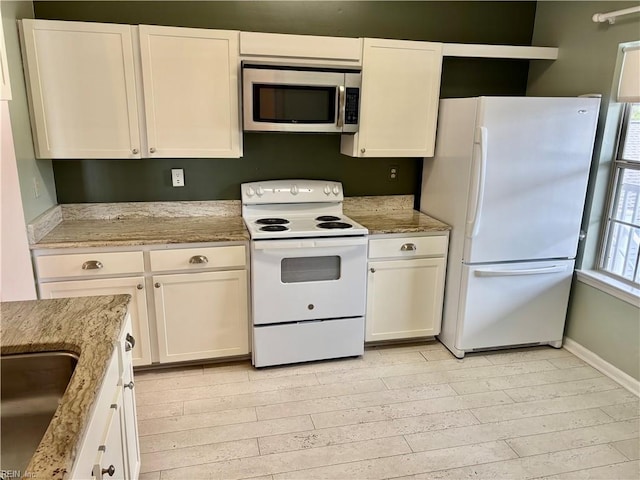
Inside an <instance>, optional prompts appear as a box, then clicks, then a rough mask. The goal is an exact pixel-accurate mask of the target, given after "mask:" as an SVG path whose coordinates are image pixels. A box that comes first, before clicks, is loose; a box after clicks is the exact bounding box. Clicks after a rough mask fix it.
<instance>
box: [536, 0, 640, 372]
mask: <svg viewBox="0 0 640 480" xmlns="http://www.w3.org/2000/svg"><path fill="white" fill-rule="evenodd" d="M637 5H638V3H637V2H609V1H600V2H571V1H569V2H540V3H539V4H538V7H537V11H536V20H535V28H534V34H533V43H534V44H536V45H544V44H546V45H557V46H558V47H559V48H560V55H559V57H558V60H556V61H555V62H550V63H546V64H539V63H538V64H535V63H532V65H531V68H530V71H529V85H528V89H527V94H528V95H534V96H542V95H548V96H560V95H581V94H585V93H601V94H602V106H601V109H600V120H599V122H598V130H597V136H596V145H595V149H594V159H593V165H592V171H591V178H590V182H589V190H588V194H587V205H586V208H585V216H584V219H583V229H584V230H586V231H587V232H588V235H587V240H586V242H583V243H585V245H583V246H582V248H581V250H580V257H581V259H580V260H581V267H582V268H583V269H593V268H594V267H595V265H596V264H597V254H598V246H599V239H600V234H601V225H602V218H603V214H604V211H605V199H606V194H607V185H608V181H609V174H610V168H609V167H610V164H611V159H612V156H613V153H614V148H615V140H616V131H617V124H618V119H619V114H620V104H617V103H615V101H611V95H612V90H613V88H612V86H613V84H614V79H615V75H616V60H617V56H618V48H619V44H620V43H626V42H631V41H634V40H638V39H640V16H639V15H638V14H635V15H629V16H627V17H622V18H620V19H618V20H617V21H616V23H615V24H614V25H609V24H608V23H601V24H596V23H594V22H593V21H592V20H591V17H592V16H593V14H594V13H605V12H610V11H613V10H620V9H624V8H629V7H632V6H637ZM613 94H615V92H613ZM639 325H640V310H639V309H638V308H637V307H635V306H633V305H631V304H629V303H626V302H624V301H622V300H619V299H617V298H615V297H613V296H611V295H609V294H606V293H604V292H601V291H599V290H598V289H595V288H593V287H591V286H587V285H585V284H583V283H581V282H580V281H579V280H574V284H573V290H572V296H571V300H570V305H569V312H568V316H567V326H566V332H565V333H566V335H567V336H568V337H569V338H571V339H573V340H575V341H576V342H578V343H579V344H581V345H582V346H584V347H586V348H588V349H589V350H591V351H592V352H594V353H596V354H597V355H599V356H600V357H602V358H603V359H604V360H606V361H608V362H609V363H611V364H613V365H615V366H616V367H618V368H619V369H621V370H622V371H624V372H626V373H627V374H629V375H631V376H632V377H634V378H636V379H640V372H639V369H640V366H639V365H640V335H639Z"/></svg>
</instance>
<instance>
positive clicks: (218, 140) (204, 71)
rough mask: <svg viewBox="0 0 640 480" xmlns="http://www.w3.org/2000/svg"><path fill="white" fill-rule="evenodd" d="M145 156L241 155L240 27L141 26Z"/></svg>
mask: <svg viewBox="0 0 640 480" xmlns="http://www.w3.org/2000/svg"><path fill="white" fill-rule="evenodd" d="M140 55H141V59H142V77H143V84H144V99H145V116H146V123H147V142H148V150H149V151H148V156H150V157H170V158H175V157H227V158H229V157H239V156H240V118H239V116H238V115H239V108H238V106H239V100H238V68H239V60H238V32H234V31H221V30H204V29H195V28H177V27H156V26H148V25H141V26H140Z"/></svg>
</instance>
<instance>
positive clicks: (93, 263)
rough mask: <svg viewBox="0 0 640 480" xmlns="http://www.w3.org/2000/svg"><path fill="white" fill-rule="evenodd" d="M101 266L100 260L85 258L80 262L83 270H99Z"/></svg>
mask: <svg viewBox="0 0 640 480" xmlns="http://www.w3.org/2000/svg"><path fill="white" fill-rule="evenodd" d="M102 267H104V265H102V262H100V261H99V260H87V261H86V262H84V263H83V264H82V269H83V270H99V269H101V268H102Z"/></svg>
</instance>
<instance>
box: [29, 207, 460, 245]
mask: <svg viewBox="0 0 640 480" xmlns="http://www.w3.org/2000/svg"><path fill="white" fill-rule="evenodd" d="M412 206H413V195H388V196H366V197H347V198H345V201H344V213H345V214H346V215H348V216H350V217H351V218H353V219H354V220H355V221H357V222H358V223H361V224H362V225H364V226H365V227H367V228H368V229H369V233H370V234H372V235H373V234H381V233H428V232H444V231H448V230H450V227H449V226H448V225H446V224H444V223H442V222H439V221H438V220H435V219H434V218H431V217H429V216H428V215H425V214H423V213H420V212H418V211H416V210H413V208H412ZM63 207H64V208H62V209H61V208H60V206H58V207H57V208H56V209H55V210H53V213H55V215H51V214H49V215H48V218H46V219H45V220H44V221H43V224H44V227H41V229H42V228H44V231H43V234H44V236H42V237H40V236H38V238H39V240H37V241H33V243H32V244H31V248H32V249H44V248H83V247H119V246H136V245H170V244H179V243H182V244H184V243H209V242H231V241H245V240H249V232H248V231H247V229H246V227H245V225H244V222H243V220H242V217H241V215H240V210H241V205H240V202H239V201H211V202H173V203H172V202H157V203H153V202H149V203H148V204H146V203H124V204H90V205H85V204H78V205H63ZM45 217H47V215H45ZM47 232H48V233H47Z"/></svg>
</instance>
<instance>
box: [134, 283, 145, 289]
mask: <svg viewBox="0 0 640 480" xmlns="http://www.w3.org/2000/svg"><path fill="white" fill-rule="evenodd" d="M136 288H137V289H138V290H142V289H143V288H144V285H142V284H141V283H139V284H138V285H136Z"/></svg>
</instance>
